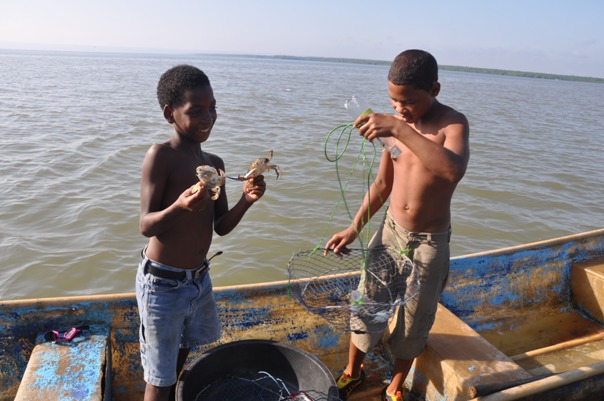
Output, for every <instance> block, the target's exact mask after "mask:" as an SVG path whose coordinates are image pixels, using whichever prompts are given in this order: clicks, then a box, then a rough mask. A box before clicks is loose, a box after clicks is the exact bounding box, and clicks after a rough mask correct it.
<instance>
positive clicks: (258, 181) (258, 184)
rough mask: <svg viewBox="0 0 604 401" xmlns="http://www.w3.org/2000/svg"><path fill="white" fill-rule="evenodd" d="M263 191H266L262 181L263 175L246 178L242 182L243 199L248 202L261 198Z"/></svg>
mask: <svg viewBox="0 0 604 401" xmlns="http://www.w3.org/2000/svg"><path fill="white" fill-rule="evenodd" d="M264 191H266V182H265V181H264V176H263V175H259V176H257V177H254V178H248V179H247V180H246V181H244V183H243V193H244V195H245V199H246V200H247V201H249V202H252V203H253V202H256V201H257V200H258V199H260V198H262V195H264Z"/></svg>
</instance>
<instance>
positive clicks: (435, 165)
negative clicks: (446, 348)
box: [325, 50, 470, 401]
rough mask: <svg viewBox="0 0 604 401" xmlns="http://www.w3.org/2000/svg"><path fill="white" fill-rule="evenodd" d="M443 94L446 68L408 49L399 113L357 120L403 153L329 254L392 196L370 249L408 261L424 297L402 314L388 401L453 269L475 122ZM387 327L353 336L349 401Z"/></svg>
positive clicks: (394, 92) (393, 76)
mask: <svg viewBox="0 0 604 401" xmlns="http://www.w3.org/2000/svg"><path fill="white" fill-rule="evenodd" d="M439 91H440V84H439V82H438V66H437V63H436V60H435V59H434V57H433V56H432V55H430V54H429V53H427V52H425V51H422V50H407V51H404V52H402V53H400V54H399V55H398V56H397V57H396V58H395V59H394V61H393V62H392V65H391V67H390V70H389V74H388V94H389V97H390V99H391V104H392V107H393V108H394V110H395V112H396V113H395V114H394V115H387V114H378V113H369V114H366V115H363V116H361V117H359V118H357V120H356V121H355V122H354V126H355V127H358V128H359V133H360V135H362V136H363V137H364V138H365V139H367V140H369V141H373V140H374V139H378V138H394V139H396V141H397V142H396V144H397V146H398V148H399V149H400V150H401V151H402V153H401V154H399V155H397V157H396V158H393V157H392V156H391V155H390V154H389V153H387V151H386V150H383V151H382V157H381V161H380V165H379V169H378V172H377V175H376V177H375V180H374V182H373V184H372V185H371V186H370V187H369V189H368V191H367V193H366V195H365V198H364V200H363V203H362V205H361V206H360V208H359V210H358V212H357V214H356V216H355V217H354V220H353V223H352V225H351V226H350V227H348V228H346V229H345V230H343V231H340V232H338V233H336V234H334V235H333V236H332V237H331V238H330V239H329V240H328V241H327V243H326V245H325V248H326V251H325V252H327V251H328V250H333V252H334V253H335V254H340V253H345V252H346V246H347V245H348V244H350V243H352V242H353V241H355V240H356V239H357V237H358V235H359V233H360V232H361V230H362V229H363V227H364V226H365V225H366V223H367V222H368V221H369V220H370V219H371V217H372V216H373V215H374V214H375V213H376V212H377V211H378V210H379V209H380V208H381V207H382V205H384V203H386V200H387V199H388V198H390V204H389V206H388V209H387V211H386V213H385V217H384V219H383V221H382V223H381V225H380V227H379V229H378V231H377V232H376V233H375V235H374V236H373V239H372V240H371V242H370V244H369V249H370V250H371V249H374V250H375V249H380V248H388V249H395V250H396V251H397V252H398V253H402V254H406V255H408V257H409V258H410V259H411V260H412V263H413V269H414V270H415V273H414V274H416V275H418V276H419V278H418V282H419V286H418V293H417V295H415V296H414V297H413V298H411V299H409V301H408V302H405V303H404V304H403V305H401V306H400V307H399V308H398V312H397V316H396V327H395V328H394V330H393V331H392V333H391V334H390V336H389V338H388V343H389V345H390V347H391V350H392V353H393V355H394V356H395V363H394V368H393V377H392V380H391V382H390V384H389V385H387V386H386V387H384V389H383V392H382V398H383V399H384V400H385V401H401V400H402V396H401V394H402V388H403V383H404V381H405V378H406V376H407V374H408V372H409V370H410V369H411V365H412V363H413V361H414V359H415V358H416V357H417V356H418V355H419V354H420V353H421V352H422V350H423V349H424V347H425V344H426V340H427V337H428V332H429V330H430V328H431V327H432V324H433V323H434V317H435V313H436V307H437V303H438V300H439V297H440V294H441V292H442V290H443V288H444V286H445V283H446V280H447V275H448V271H449V239H450V233H451V228H450V222H451V212H450V205H451V198H452V196H453V192H454V191H455V188H456V186H457V184H458V182H459V181H460V180H461V179H462V177H463V176H464V174H465V171H466V167H467V164H468V160H469V157H470V150H469V124H468V121H467V119H466V117H465V116H464V115H463V114H461V113H460V112H458V111H456V110H454V109H453V108H451V107H449V106H446V105H444V104H442V103H440V102H438V101H437V100H436V97H437V95H438V93H439ZM361 285H363V282H361ZM359 289H361V288H360V287H359ZM386 327H387V324H384V325H383V329H382V330H381V331H377V332H376V331H374V330H355V331H353V332H352V333H351V338H350V347H349V357H348V365H347V366H346V368H345V369H344V371H343V372H342V374H341V375H340V376H339V377H338V378H337V385H338V389H339V391H340V397H341V398H342V399H343V400H345V399H347V398H348V396H349V395H350V393H351V392H352V391H353V390H354V389H355V388H356V387H357V386H358V385H360V384H361V382H362V381H363V379H364V372H363V371H362V368H361V366H362V362H363V360H364V358H365V355H366V354H367V352H369V351H371V350H372V349H373V347H374V346H375V345H376V344H377V342H378V341H379V340H380V338H381V336H382V332H383V331H384V330H385V329H386Z"/></svg>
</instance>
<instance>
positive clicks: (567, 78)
mask: <svg viewBox="0 0 604 401" xmlns="http://www.w3.org/2000/svg"><path fill="white" fill-rule="evenodd" d="M215 55H216V56H227V57H250V58H266V59H278V60H300V61H318V62H330V63H350V64H369V65H386V66H389V65H390V63H391V62H390V61H381V60H364V59H351V58H331V57H298V56H282V55H277V56H258V55H249V54H245V55H243V54H240V55H234V54H233V55H228V54H227V55H225V54H215ZM438 68H439V69H441V70H446V71H461V72H475V73H479V74H493V75H509V76H514V77H525V78H540V79H553V80H559V81H577V82H591V83H598V84H604V78H595V77H581V76H577V75H559V74H546V73H542V72H528V71H514V70H498V69H495V68H477V67H462V66H455V65H439V66H438Z"/></svg>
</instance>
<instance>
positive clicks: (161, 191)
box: [139, 145, 210, 237]
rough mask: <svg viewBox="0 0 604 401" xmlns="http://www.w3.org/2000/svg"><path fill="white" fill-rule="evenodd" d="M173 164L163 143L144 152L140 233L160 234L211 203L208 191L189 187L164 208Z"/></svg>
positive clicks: (148, 234) (151, 235) (170, 155)
mask: <svg viewBox="0 0 604 401" xmlns="http://www.w3.org/2000/svg"><path fill="white" fill-rule="evenodd" d="M171 163H172V154H171V152H169V151H166V149H164V148H163V147H162V145H153V146H152V147H151V148H150V149H149V151H148V152H147V154H146V155H145V159H144V161H143V169H142V175H141V199H140V202H141V204H140V207H141V209H140V220H139V226H140V232H141V234H143V235H144V236H146V237H153V236H156V235H158V234H161V233H162V232H164V231H166V230H167V229H168V228H169V227H170V226H171V225H172V224H173V222H174V221H175V220H177V219H179V218H180V217H181V216H182V215H183V214H184V213H186V212H190V211H196V210H201V209H203V208H205V207H206V206H207V205H208V204H209V202H210V199H209V195H208V194H207V191H198V192H196V193H195V194H191V188H187V189H186V190H185V191H184V192H183V193H182V194H180V196H179V197H178V198H177V199H176V201H174V202H173V203H172V204H170V205H169V206H168V207H165V208H162V200H163V198H164V196H165V190H166V185H167V183H168V177H169V174H170V164H171Z"/></svg>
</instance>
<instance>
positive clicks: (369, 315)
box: [288, 247, 419, 333]
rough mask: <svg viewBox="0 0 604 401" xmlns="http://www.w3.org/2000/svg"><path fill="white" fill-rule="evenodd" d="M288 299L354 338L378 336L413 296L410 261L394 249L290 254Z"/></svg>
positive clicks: (415, 284) (414, 285)
mask: <svg viewBox="0 0 604 401" xmlns="http://www.w3.org/2000/svg"><path fill="white" fill-rule="evenodd" d="M288 271H289V285H290V289H291V293H292V295H293V296H294V298H295V299H296V300H297V301H298V302H299V303H300V304H302V305H303V306H304V307H305V308H306V309H307V310H309V311H310V312H312V313H314V314H316V315H319V316H321V317H323V318H325V319H326V320H327V321H328V322H329V323H330V324H332V325H333V326H335V327H337V328H339V329H341V330H346V331H352V332H355V333H379V332H382V331H384V329H385V328H386V326H387V324H388V320H389V319H390V318H391V317H392V315H393V314H394V312H395V310H396V308H397V307H398V306H400V305H403V304H405V303H406V302H408V301H409V300H411V299H413V298H414V297H415V296H416V295H417V293H418V291H419V276H418V274H417V272H416V269H414V268H413V262H412V261H411V259H409V257H408V256H407V255H406V254H405V252H401V251H399V250H397V249H394V248H388V247H378V248H372V249H349V250H348V251H347V252H346V253H341V254H340V255H336V254H334V253H333V252H331V251H329V252H328V253H327V254H324V252H323V250H322V249H319V250H312V251H303V252H299V253H296V254H295V255H293V256H292V257H291V258H290V260H289V264H288Z"/></svg>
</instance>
